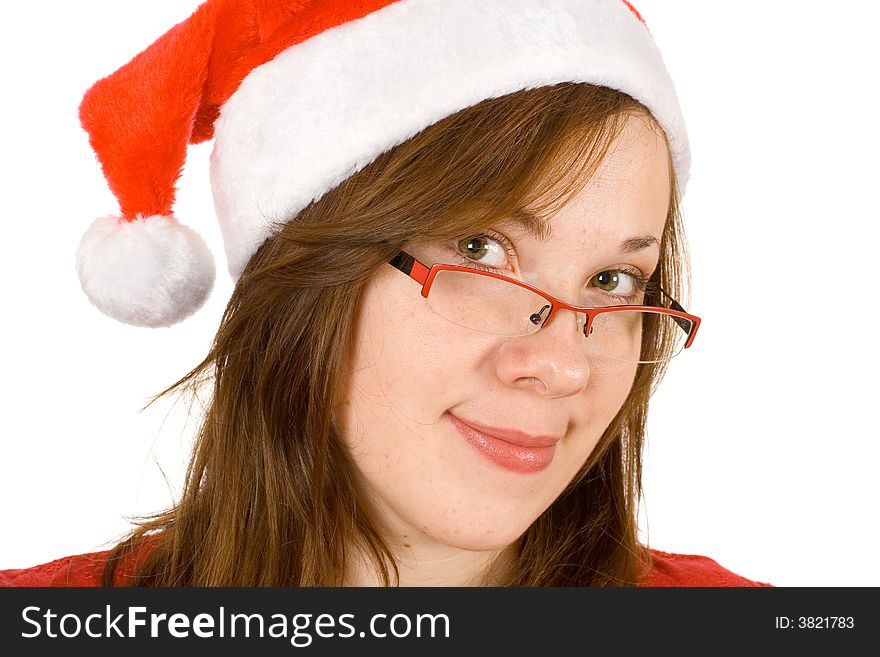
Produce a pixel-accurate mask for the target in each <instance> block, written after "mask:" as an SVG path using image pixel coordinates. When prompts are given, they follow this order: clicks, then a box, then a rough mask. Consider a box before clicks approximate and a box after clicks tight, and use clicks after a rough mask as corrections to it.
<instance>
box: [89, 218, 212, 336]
mask: <svg viewBox="0 0 880 657" xmlns="http://www.w3.org/2000/svg"><path fill="white" fill-rule="evenodd" d="M76 269H77V272H78V273H79V280H80V283H81V284H82V288H83V291H85V293H86V296H88V298H89V300H90V301H91V302H92V303H93V304H95V306H97V307H98V309H99V310H100V311H101V312H103V313H104V314H106V315H109V316H110V317H112V318H113V319H116V320H119V321H121V322H125V323H126V324H133V325H134V326H148V327H153V328H155V327H159V326H170V325H171V324H175V323H177V322H179V321H181V320H183V319H185V318H186V317H188V316H189V315H191V314H192V313H194V312H195V311H196V310H198V309H199V308H200V307H201V306H202V304H203V303H204V302H205V299H207V298H208V295H209V294H210V293H211V288H212V287H213V286H214V274H215V270H214V258H213V256H212V255H211V252H210V250H209V249H208V246H207V245H206V244H205V241H204V240H203V239H202V237H201V235H199V234H198V233H197V232H196V231H194V230H193V229H191V228H189V227H187V226H184V225H182V224H181V223H180V222H178V221H177V219H175V218H174V217H163V216H152V217H139V218H137V219H136V220H134V221H131V222H129V221H125V220H123V219H122V218H121V217H118V216H108V217H101V218H100V219H97V220H96V221H95V222H94V223H93V224H92V225H91V226H90V227H89V229H88V230H87V231H86V232H85V234H84V235H83V238H82V241H81V242H80V245H79V249H78V250H77V252H76Z"/></svg>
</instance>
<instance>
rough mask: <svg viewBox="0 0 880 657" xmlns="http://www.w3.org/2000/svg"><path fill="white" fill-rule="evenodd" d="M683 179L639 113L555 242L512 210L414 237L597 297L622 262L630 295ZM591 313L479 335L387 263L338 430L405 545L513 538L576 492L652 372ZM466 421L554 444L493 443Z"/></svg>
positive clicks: (393, 533)
mask: <svg viewBox="0 0 880 657" xmlns="http://www.w3.org/2000/svg"><path fill="white" fill-rule="evenodd" d="M669 183H670V181H669V170H668V160H667V149H666V145H665V142H664V140H663V139H662V137H661V136H658V134H657V133H655V131H654V129H652V127H651V124H650V123H649V122H648V121H646V120H645V119H644V118H640V117H634V118H631V119H629V120H628V122H627V124H626V127H625V129H624V131H623V133H622V134H621V136H620V137H619V138H618V139H617V140H616V141H615V142H614V144H613V145H612V148H611V150H610V152H609V155H608V156H607V158H606V160H605V161H604V162H603V163H602V165H601V167H600V169H599V170H598V172H597V174H596V176H595V177H594V178H593V180H592V181H591V182H590V183H589V185H588V186H587V187H585V188H584V190H583V191H582V192H581V193H579V194H578V195H577V196H574V197H572V198H571V199H570V201H569V202H568V203H567V204H566V205H564V206H562V207H561V209H559V211H558V213H556V214H554V215H553V217H552V218H551V219H550V222H549V228H550V231H551V235H550V236H548V237H547V238H546V239H545V240H543V241H542V240H540V239H539V238H538V237H537V236H533V235H531V234H529V233H528V232H527V231H526V230H525V229H523V228H521V227H519V226H517V225H516V224H515V223H513V222H512V221H511V222H502V223H500V224H498V225H495V226H493V230H492V231H487V233H485V234H477V235H474V236H470V235H462V236H461V237H462V239H461V240H451V241H450V242H449V243H442V244H412V245H407V250H408V252H409V253H411V254H412V255H414V256H415V257H416V258H418V259H419V260H420V261H421V262H423V263H424V264H426V265H428V266H430V265H431V264H434V263H435V262H446V263H452V264H468V263H469V262H471V263H477V264H480V265H483V266H485V267H488V268H490V269H491V270H492V271H497V272H499V273H503V274H506V275H508V276H511V277H514V278H518V279H520V280H522V281H525V282H526V283H529V284H531V285H534V286H535V287H538V288H540V289H542V290H544V291H546V292H548V293H549V294H551V295H553V296H555V297H558V298H560V299H563V300H565V301H568V302H570V303H573V304H576V305H590V303H589V302H590V301H591V300H594V299H602V298H603V297H602V295H603V294H606V293H607V289H609V288H613V287H614V285H613V284H608V283H607V281H609V280H610V279H609V274H607V273H606V274H605V275H604V276H597V275H599V274H602V273H603V272H612V273H613V272H619V273H618V279H617V280H618V282H617V291H619V292H623V293H629V291H631V290H632V289H633V288H632V287H631V283H632V282H633V279H632V278H630V277H631V276H633V275H638V276H641V277H644V278H648V277H649V276H650V275H651V273H652V272H653V271H654V269H655V268H656V267H657V263H658V259H659V254H660V249H659V240H660V237H661V233H662V231H663V227H664V223H665V219H666V213H667V208H668V203H669ZM498 237H502V238H507V239H508V240H509V242H510V246H509V247H506V246H505V244H504V240H503V239H496V238H498ZM467 238H474V239H467ZM633 240H635V241H633ZM627 245H628V248H627ZM609 303H621V301H612V302H609ZM578 322H579V319H578V317H576V315H575V314H573V313H572V312H569V311H567V310H563V311H560V313H559V314H557V315H556V317H555V319H554V321H553V322H552V323H551V324H550V325H548V326H547V327H545V328H543V329H541V330H540V331H538V332H537V333H534V334H531V335H526V336H521V337H502V336H498V335H490V334H486V333H480V332H476V331H474V330H471V329H468V328H463V327H461V326H458V325H456V324H452V323H450V322H448V321H446V320H444V319H442V318H440V317H438V316H437V315H436V314H434V313H433V312H432V311H431V310H430V309H429V308H428V307H427V305H426V302H425V299H424V298H423V297H422V296H421V294H420V287H419V285H418V284H417V283H416V282H415V281H413V280H412V279H411V278H409V277H408V276H406V275H404V274H403V273H401V272H400V271H399V270H397V269H395V268H394V267H392V266H390V265H388V266H383V267H381V268H380V269H379V270H378V271H377V273H376V274H375V276H374V277H373V279H372V280H371V281H370V282H369V284H368V285H367V287H366V289H365V292H364V295H363V297H362V301H361V304H360V306H359V308H358V313H357V327H356V334H355V335H356V342H355V355H354V363H353V369H352V371H351V373H350V378H349V380H348V385H347V388H346V390H347V392H346V398H345V403H344V404H343V405H342V407H341V409H340V412H339V414H338V415H337V428H338V429H339V430H340V432H341V436H342V437H343V440H344V441H345V443H346V445H347V447H348V449H349V451H350V454H351V456H352V459H353V461H354V464H355V466H356V468H357V470H358V473H359V477H360V481H361V484H362V485H363V486H364V487H365V489H366V492H367V493H368V495H369V497H370V499H371V500H372V502H373V504H374V505H375V508H376V510H377V511H378V513H379V517H381V518H383V519H384V520H385V522H386V523H387V524H386V526H385V528H384V529H385V530H386V531H388V532H389V538H390V539H391V540H392V542H393V543H395V544H396V545H397V546H398V547H400V546H403V547H405V548H410V547H411V546H412V547H413V549H415V548H416V547H418V546H428V545H430V546H431V547H433V548H440V547H442V546H447V547H449V548H459V549H464V550H469V551H486V550H498V549H500V548H503V547H504V546H507V545H509V544H510V543H511V542H513V541H514V540H515V539H516V538H518V537H519V536H520V535H521V534H522V533H523V532H524V531H525V530H526V529H527V528H528V527H529V525H530V524H531V523H532V522H533V521H534V520H535V519H536V518H537V517H538V516H539V515H540V514H541V513H542V512H543V511H544V510H545V509H547V507H549V506H550V504H551V503H552V502H553V501H554V500H555V499H556V498H557V497H558V496H559V495H560V493H561V492H562V491H563V490H564V489H565V487H566V486H567V485H568V483H569V482H570V481H571V480H572V478H573V477H574V475H575V474H576V473H577V472H578V471H579V470H580V468H581V466H582V465H583V464H584V462H585V460H586V459H587V457H588V456H589V455H590V453H591V452H592V451H593V449H594V447H595V446H596V444H597V442H598V441H599V439H600V437H601V436H602V433H603V432H604V431H605V429H606V428H607V427H608V425H609V423H610V422H611V420H612V419H613V418H614V416H615V414H616V413H617V411H618V410H619V409H620V407H621V405H622V403H623V401H624V400H625V398H626V396H627V394H628V392H629V390H630V387H631V385H632V381H633V377H634V375H635V371H636V365H634V364H631V363H627V362H624V361H620V360H613V359H610V358H607V357H602V356H599V355H596V354H594V353H593V352H592V351H591V349H590V347H589V344H588V340H587V339H585V337H584V335H583V331H582V326H581V325H580V324H579V323H578ZM456 418H458V419H459V420H462V421H464V422H465V423H469V424H471V425H480V426H481V427H484V428H486V427H488V428H494V429H503V430H507V431H516V432H522V433H524V434H528V435H530V436H543V437H545V438H544V439H539V441H540V442H541V443H542V444H545V443H547V442H549V441H550V438H552V439H554V442H553V444H551V445H550V446H546V445H545V446H543V447H539V448H529V447H522V446H517V445H515V444H512V443H509V442H508V443H506V444H505V443H504V442H503V441H502V442H496V441H493V440H491V439H490V440H486V439H485V438H484V437H481V436H480V435H479V434H475V433H473V432H470V431H469V430H467V429H466V428H464V429H463V428H460V424H459V423H458V421H457V420H456ZM496 433H499V432H497V431H496ZM547 437H550V438H547ZM508 438H511V436H508ZM481 444H482V445H483V447H482V448H481V447H479V445H481Z"/></svg>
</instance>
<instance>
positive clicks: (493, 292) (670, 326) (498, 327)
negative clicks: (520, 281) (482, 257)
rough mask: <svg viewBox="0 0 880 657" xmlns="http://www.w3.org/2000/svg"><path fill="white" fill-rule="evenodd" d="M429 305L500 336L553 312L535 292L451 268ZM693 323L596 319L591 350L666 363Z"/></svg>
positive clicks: (659, 316) (636, 316)
mask: <svg viewBox="0 0 880 657" xmlns="http://www.w3.org/2000/svg"><path fill="white" fill-rule="evenodd" d="M427 302H428V307H429V308H430V309H431V310H432V311H433V312H434V313H435V314H437V315H439V316H440V317H443V318H444V319H446V320H448V321H450V322H452V323H453V324H457V325H458V326H462V327H465V328H470V329H474V330H477V331H481V332H483V333H491V334H495V335H507V336H517V335H528V334H530V333H534V332H536V331H537V330H539V329H540V328H541V326H542V325H543V324H544V321H545V320H546V319H547V315H549V313H550V304H549V303H548V301H547V300H546V299H545V298H544V297H542V296H540V295H538V294H536V293H534V292H532V291H531V290H528V289H526V288H524V287H521V286H519V285H515V284H513V283H510V282H508V281H505V280H502V279H498V278H493V277H491V276H481V275H474V274H471V273H468V272H461V271H450V270H441V271H439V272H437V276H436V278H435V279H434V282H433V284H432V286H431V290H430V293H429V294H428V299H427ZM563 312H564V311H563ZM690 324H691V322H690V320H686V319H683V318H681V317H675V316H672V315H668V314H665V313H659V312H652V311H642V310H622V311H615V312H610V313H600V314H598V315H596V316H595V318H594V319H593V325H592V330H591V332H590V335H589V336H588V338H587V342H588V346H589V348H590V349H591V350H593V351H596V352H598V353H601V354H603V355H605V356H609V357H611V358H616V359H620V360H624V361H629V362H636V363H638V362H662V361H666V360H669V359H670V358H672V357H673V356H675V355H677V354H678V353H680V352H681V350H682V348H683V347H684V343H685V342H686V341H687V336H688V332H689V330H690ZM643 342H644V343H645V344H643Z"/></svg>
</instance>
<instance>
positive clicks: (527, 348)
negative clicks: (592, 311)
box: [496, 309, 590, 397]
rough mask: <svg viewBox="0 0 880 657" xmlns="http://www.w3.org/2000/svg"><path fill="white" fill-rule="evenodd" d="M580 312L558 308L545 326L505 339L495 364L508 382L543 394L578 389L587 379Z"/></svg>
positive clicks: (556, 394)
mask: <svg viewBox="0 0 880 657" xmlns="http://www.w3.org/2000/svg"><path fill="white" fill-rule="evenodd" d="M585 319H586V318H585V317H584V316H583V314H582V313H574V312H573V311H570V310H566V309H560V310H559V311H558V312H557V313H556V314H555V315H554V317H553V319H552V320H551V321H550V322H548V323H547V324H545V325H544V327H543V328H542V329H541V330H539V331H537V332H535V333H531V334H529V335H523V336H519V337H515V338H508V339H507V340H506V341H505V342H504V343H503V344H502V346H501V348H500V351H499V354H498V359H497V363H496V371H497V373H498V376H499V378H500V379H501V380H502V381H503V382H504V383H505V384H507V385H509V386H513V387H519V388H530V389H534V391H535V392H537V393H538V394H540V395H542V396H544V397H566V396H570V395H575V394H577V393H579V392H581V391H582V390H583V389H584V388H585V387H586V386H587V383H588V381H589V379H590V361H589V358H588V356H587V353H588V351H587V348H586V347H587V345H586V340H585V339H584V324H583V322H584V321H585Z"/></svg>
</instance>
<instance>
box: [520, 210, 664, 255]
mask: <svg viewBox="0 0 880 657" xmlns="http://www.w3.org/2000/svg"><path fill="white" fill-rule="evenodd" d="M510 220H511V221H512V222H513V223H514V224H516V225H517V226H519V227H521V228H522V229H523V230H525V231H526V232H527V233H528V234H529V235H531V236H532V237H534V238H535V239H537V240H540V241H541V242H545V241H546V240H548V239H549V238H550V236H551V235H552V231H551V229H550V222H549V221H547V220H545V219H542V218H540V217H539V216H538V215H536V214H535V213H534V212H532V211H531V210H527V209H526V208H517V209H516V210H514V211H513V212H512V213H511V214H510ZM655 244H656V245H657V246H658V247H659V246H660V242H659V241H658V240H657V238H656V237H654V236H653V235H640V236H638V237H630V238H629V239H626V240H624V241H623V242H621V243H620V246H619V247H618V248H619V250H620V252H621V253H636V252H638V251H644V250H645V249H647V248H649V247H651V246H654V245H655Z"/></svg>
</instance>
